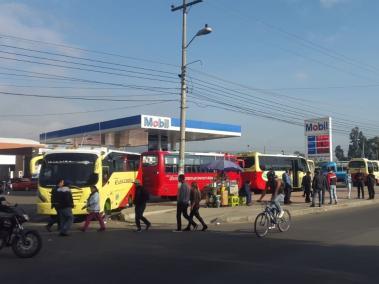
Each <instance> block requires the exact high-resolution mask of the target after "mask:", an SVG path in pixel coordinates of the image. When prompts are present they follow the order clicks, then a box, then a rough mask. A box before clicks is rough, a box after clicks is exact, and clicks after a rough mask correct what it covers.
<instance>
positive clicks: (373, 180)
mask: <svg viewBox="0 0 379 284" xmlns="http://www.w3.org/2000/svg"><path fill="white" fill-rule="evenodd" d="M368 172H369V174H368V176H367V188H368V199H374V197H375V189H374V187H375V185H376V178H375V175H374V174H373V170H372V169H370V170H369V171H368Z"/></svg>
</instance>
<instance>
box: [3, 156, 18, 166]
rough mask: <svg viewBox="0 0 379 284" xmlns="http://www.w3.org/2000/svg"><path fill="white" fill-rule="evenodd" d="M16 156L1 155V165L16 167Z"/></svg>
mask: <svg viewBox="0 0 379 284" xmlns="http://www.w3.org/2000/svg"><path fill="white" fill-rule="evenodd" d="M15 164H16V156H14V155H0V165H15Z"/></svg>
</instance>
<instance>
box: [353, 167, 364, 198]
mask: <svg viewBox="0 0 379 284" xmlns="http://www.w3.org/2000/svg"><path fill="white" fill-rule="evenodd" d="M355 179H356V183H357V188H358V199H360V198H361V192H362V199H365V176H364V175H363V173H362V170H359V172H358V173H357V174H356V175H355Z"/></svg>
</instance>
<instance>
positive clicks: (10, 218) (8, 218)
mask: <svg viewBox="0 0 379 284" xmlns="http://www.w3.org/2000/svg"><path fill="white" fill-rule="evenodd" d="M5 203H7V204H5ZM27 221H29V216H28V215H27V214H26V213H25V211H24V210H23V209H22V208H20V207H18V206H17V204H16V205H14V206H11V205H10V204H9V203H8V202H7V201H6V200H5V198H4V197H0V250H1V249H3V248H4V247H11V248H12V250H13V252H14V254H15V255H17V256H18V257H21V258H31V257H33V256H35V255H36V254H38V252H39V251H40V250H41V248H42V238H41V236H40V234H39V233H38V232H37V231H35V230H28V229H24V227H23V226H22V224H23V223H25V222H27Z"/></svg>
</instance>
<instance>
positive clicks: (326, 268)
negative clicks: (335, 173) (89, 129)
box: [0, 206, 379, 284]
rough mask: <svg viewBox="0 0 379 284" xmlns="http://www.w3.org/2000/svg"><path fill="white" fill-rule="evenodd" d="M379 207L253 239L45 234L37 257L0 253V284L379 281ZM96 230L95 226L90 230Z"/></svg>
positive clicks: (243, 231) (156, 232)
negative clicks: (20, 256)
mask: <svg viewBox="0 0 379 284" xmlns="http://www.w3.org/2000/svg"><path fill="white" fill-rule="evenodd" d="M378 216H379V207H378V206H375V207H363V208H354V209H346V210H341V211H338V212H330V213H324V214H322V215H310V216H304V217H297V218H295V219H294V220H293V227H292V228H291V230H290V231H289V232H287V233H279V232H276V231H273V232H272V233H271V234H270V235H268V237H266V238H265V239H259V238H257V237H256V236H255V235H254V233H253V232H252V225H251V224H234V225H222V224H221V225H220V226H217V227H216V226H212V228H211V231H209V232H206V233H204V232H187V233H184V232H183V233H172V231H171V229H172V228H157V227H153V228H152V230H151V231H148V232H142V233H135V232H133V231H132V230H131V229H130V228H127V227H125V229H122V228H119V229H110V230H108V231H107V232H104V233H98V232H96V231H95V230H94V229H93V230H92V231H90V232H88V233H81V232H77V231H74V232H73V233H72V235H71V236H70V237H66V238H64V237H63V238H62V237H58V236H57V235H56V234H55V233H47V232H46V233H45V232H43V238H44V247H43V250H42V251H41V253H40V255H38V256H37V257H35V258H34V259H27V260H22V259H17V258H16V257H15V256H14V255H13V254H12V252H11V250H10V249H6V250H3V251H1V252H0V279H1V283H7V284H8V283H54V284H59V283H65V284H67V283H116V282H117V283H121V282H122V283H174V282H175V283H237V281H238V282H245V283H247V282H249V283H301V282H302V283H333V284H335V283H379V274H378V271H379V221H378V220H379V218H378ZM94 227H95V224H94Z"/></svg>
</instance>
